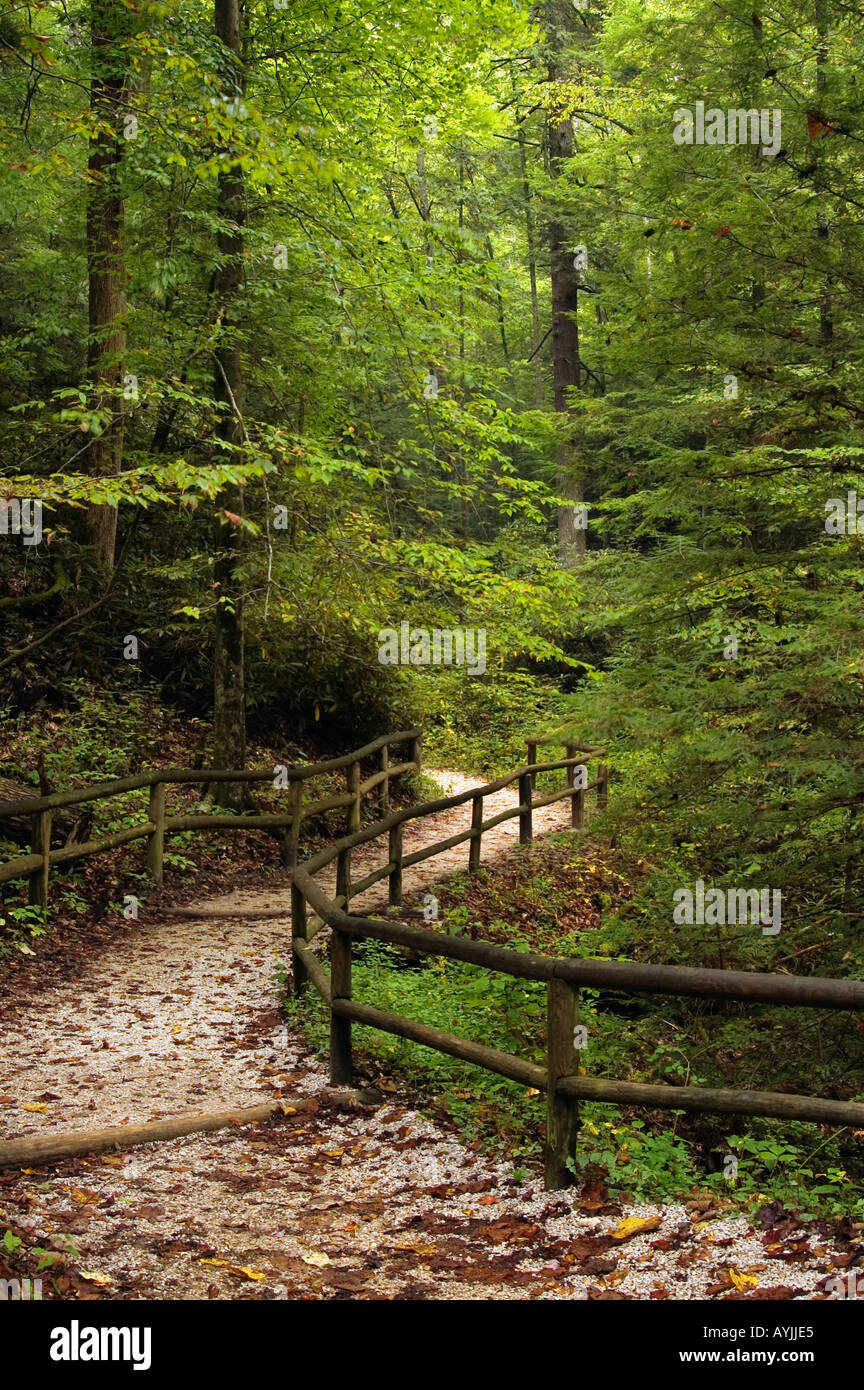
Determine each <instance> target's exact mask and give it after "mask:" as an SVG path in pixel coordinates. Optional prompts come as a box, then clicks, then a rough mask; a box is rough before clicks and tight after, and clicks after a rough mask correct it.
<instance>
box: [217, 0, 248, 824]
mask: <svg viewBox="0 0 864 1390" xmlns="http://www.w3.org/2000/svg"><path fill="white" fill-rule="evenodd" d="M214 24H215V29H216V33H217V34H218V36H219V38H220V39H221V40H222V42H223V44H224V45H225V47H226V49H227V50H228V54H227V55H226V64H225V77H224V84H223V85H224V91H225V95H226V97H227V98H228V99H229V100H234V99H238V100H239V99H240V98H241V97H242V96H243V94H244V92H245V87H246V80H245V73H244V70H243V65H242V62H241V35H240V5H239V0H215V5H214ZM245 203H246V189H245V179H244V175H243V170H242V167H241V166H240V165H239V164H233V165H232V166H231V167H230V168H229V169H228V170H225V171H223V172H222V173H220V174H219V191H218V212H219V218H220V223H221V226H220V231H219V238H218V242H219V267H218V269H217V271H216V276H215V286H214V294H215V305H216V314H217V322H218V323H219V335H218V338H217V341H216V347H215V350H214V354H213V375H214V382H213V395H214V397H215V399H216V401H217V402H218V404H219V420H218V425H217V430H218V435H219V438H220V439H223V440H225V442H226V443H227V444H229V445H231V446H233V447H236V446H238V445H240V444H241V443H242V441H243V435H244V431H243V415H242V412H243V384H244V383H243V362H242V358H241V355H240V347H239V342H238V335H239V329H240V324H239V321H238V297H239V292H240V288H241V285H242V280H243V225H244V220H245ZM215 506H216V513H215V518H214V561H213V583H214V588H215V594H216V630H215V643H214V662H213V766H214V767H216V768H226V769H231V770H234V771H237V770H240V769H242V768H243V767H245V765H246V690H245V661H244V656H245V653H244V625H243V586H242V582H241V579H240V575H239V563H240V536H239V530H238V526H237V523H236V522H235V521H232V520H231V519H230V518H229V517H227V516H226V515H225V513H226V512H231V513H233V514H234V515H235V516H236V515H238V514H241V513H242V507H243V497H242V491H241V490H240V489H238V488H230V489H226V490H225V491H224V492H222V493H220V494H219V496H218V497H217V498H216V503H215ZM247 794H248V793H247V789H246V787H245V786H244V785H243V784H242V783H239V782H228V783H224V784H223V783H214V784H213V788H212V797H213V800H214V801H216V802H217V803H218V804H219V805H220V806H231V807H240V806H242V805H243V803H244V802H245V800H246V797H247Z"/></svg>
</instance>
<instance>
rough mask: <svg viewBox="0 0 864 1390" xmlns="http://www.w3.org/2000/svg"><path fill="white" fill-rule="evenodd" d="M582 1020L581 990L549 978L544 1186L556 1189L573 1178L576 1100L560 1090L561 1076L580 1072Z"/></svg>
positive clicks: (547, 992) (577, 1120)
mask: <svg viewBox="0 0 864 1390" xmlns="http://www.w3.org/2000/svg"><path fill="white" fill-rule="evenodd" d="M578 1022H579V990H578V989H577V988H576V987H575V986H574V985H571V984H568V983H567V981H566V980H550V981H549V983H548V985H547V986H546V1051H547V1054H548V1055H547V1070H548V1076H549V1079H548V1082H547V1090H546V1154H545V1172H544V1179H545V1187H546V1191H547V1192H557V1191H558V1189H559V1188H561V1187H567V1186H568V1185H569V1184H570V1183H571V1182H572V1181H573V1174H572V1173H571V1172H570V1170H569V1168H568V1167H567V1160H568V1158H570V1157H571V1156H572V1154H573V1149H574V1145H575V1141H576V1130H577V1128H578V1125H579V1112H578V1108H577V1102H576V1101H575V1100H570V1099H569V1098H568V1097H567V1096H561V1095H559V1094H558V1092H557V1089H556V1088H557V1084H558V1081H559V1079H560V1078H561V1077H562V1076H575V1075H578V1072H579V1051H578V1049H577V1048H576V1046H575V1038H574V1030H575V1028H576V1025H577V1024H578Z"/></svg>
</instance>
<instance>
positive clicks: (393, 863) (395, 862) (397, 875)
mask: <svg viewBox="0 0 864 1390" xmlns="http://www.w3.org/2000/svg"><path fill="white" fill-rule="evenodd" d="M387 857H388V859H389V860H390V883H389V887H388V893H387V898H388V901H389V903H390V906H391V907H401V906H402V822H401V821H400V822H399V824H398V825H394V826H393V827H392V828H391V830H390V839H389V845H388V850H387Z"/></svg>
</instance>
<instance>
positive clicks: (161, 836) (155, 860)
mask: <svg viewBox="0 0 864 1390" xmlns="http://www.w3.org/2000/svg"><path fill="white" fill-rule="evenodd" d="M147 818H148V820H149V821H150V823H151V824H152V826H153V829H152V831H151V832H150V838H149V840H148V841H147V870H148V872H149V874H150V877H151V878H152V880H153V882H154V883H155V885H156V887H157V888H161V887H162V881H163V877H164V861H165V783H164V782H154V783H153V784H152V786H151V787H150V806H149V809H148V811H147Z"/></svg>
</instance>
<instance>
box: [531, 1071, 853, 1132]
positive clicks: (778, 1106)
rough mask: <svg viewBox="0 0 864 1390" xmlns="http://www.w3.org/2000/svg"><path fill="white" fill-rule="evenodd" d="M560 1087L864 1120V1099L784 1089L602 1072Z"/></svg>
mask: <svg viewBox="0 0 864 1390" xmlns="http://www.w3.org/2000/svg"><path fill="white" fill-rule="evenodd" d="M558 1090H559V1091H560V1092H561V1093H562V1094H563V1095H567V1096H574V1097H579V1098H581V1099H582V1100H591V1101H600V1102H603V1101H608V1102H609V1103H610V1104H613V1105H647V1106H650V1107H651V1108H653V1109H657V1110H694V1111H697V1112H705V1113H707V1114H715V1115H765V1116H767V1117H768V1118H769V1119H775V1120H809V1121H812V1122H814V1123H815V1124H820V1125H854V1126H857V1127H860V1126H861V1125H862V1124H864V1104H862V1103H861V1102H860V1101H851V1100H823V1099H822V1098H821V1097H819V1096H796V1095H785V1094H784V1093H782V1092H780V1091H725V1090H714V1089H712V1088H710V1087H707V1086H649V1085H644V1084H643V1083H642V1082H635V1081H610V1080H607V1079H606V1078H605V1077H598V1076H565V1077H562V1078H561V1080H560V1081H559V1082H558Z"/></svg>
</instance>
